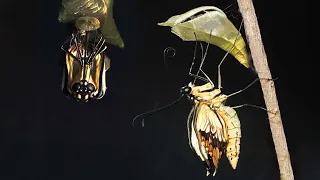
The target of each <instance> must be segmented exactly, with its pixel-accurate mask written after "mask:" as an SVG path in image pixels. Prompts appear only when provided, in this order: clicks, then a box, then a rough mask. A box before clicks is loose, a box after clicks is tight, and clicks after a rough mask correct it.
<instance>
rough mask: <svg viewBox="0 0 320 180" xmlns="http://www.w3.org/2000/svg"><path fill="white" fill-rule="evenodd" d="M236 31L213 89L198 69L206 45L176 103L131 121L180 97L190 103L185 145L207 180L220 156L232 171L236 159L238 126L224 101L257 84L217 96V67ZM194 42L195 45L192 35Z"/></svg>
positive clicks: (231, 110)
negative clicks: (196, 66) (198, 159)
mask: <svg viewBox="0 0 320 180" xmlns="http://www.w3.org/2000/svg"><path fill="white" fill-rule="evenodd" d="M241 25H242V23H241ZM241 25H240V29H241ZM240 29H239V31H238V33H237V36H236V37H235V40H234V42H233V45H232V47H230V49H229V50H228V52H227V53H226V54H225V56H224V57H223V59H222V60H221V62H220V64H219V66H218V87H217V88H215V87H214V84H213V83H212V81H211V80H210V78H209V77H208V76H207V75H206V74H205V73H204V71H203V70H202V65H203V63H204V60H205V58H206V54H207V50H208V47H209V43H208V44H207V49H206V52H205V54H203V53H202V59H201V64H200V67H199V69H198V73H197V74H192V73H191V70H192V67H193V65H194V61H195V55H194V57H193V62H192V64H191V67H190V70H189V75H190V76H192V77H194V78H195V79H194V80H193V82H190V83H189V84H188V86H184V87H182V88H181V94H182V96H181V97H180V98H179V99H178V100H176V101H174V102H173V103H171V104H169V105H167V106H164V107H162V108H158V109H156V110H152V111H149V112H146V113H143V114H140V115H138V116H136V117H135V118H134V120H135V119H137V118H138V117H140V116H143V115H148V116H150V115H151V114H152V113H154V112H157V111H159V110H163V109H165V108H168V107H170V106H172V105H173V104H175V103H177V102H179V101H180V100H181V98H182V97H183V96H187V97H188V98H189V99H190V100H191V101H192V102H193V108H192V109H191V111H190V113H189V116H188V120H187V126H188V139H189V145H190V148H191V149H192V150H193V151H194V152H195V153H196V154H197V156H199V158H200V159H201V160H202V161H203V162H204V165H205V167H206V169H207V176H209V175H213V176H215V174H216V172H217V169H218V163H219V160H220V158H221V157H222V155H223V154H225V155H226V156H227V158H228V160H229V163H230V164H231V166H232V168H233V169H236V167H237V164H238V160H239V155H240V138H241V125H240V120H239V118H238V116H237V113H236V111H235V110H234V107H229V106H225V101H226V100H227V98H229V97H231V96H233V95H236V94H238V93H240V92H242V91H244V90H245V89H247V88H249V87H250V86H251V85H253V84H254V83H255V82H256V81H257V80H259V79H256V80H255V81H253V82H252V83H251V84H249V85H248V86H247V87H245V88H244V89H242V90H240V91H237V92H235V93H232V94H230V95H225V94H222V93H221V75H220V66H221V64H222V63H223V61H224V60H225V58H226V57H227V55H228V54H230V52H231V51H232V50H233V48H234V47H235V44H236V43H235V42H237V39H238V37H240V36H241V34H240ZM210 37H211V36H210ZM210 37H209V40H210ZM195 39H196V45H197V37H196V34H195ZM200 45H201V44H200ZM201 47H202V45H201ZM195 49H196V48H195ZM201 49H202V48H201ZM202 50H203V49H202ZM243 51H245V50H243ZM166 52H167V51H166V50H165V53H166ZM194 53H195V54H196V51H194ZM174 54H175V53H174ZM236 55H237V54H234V55H233V56H236ZM246 60H248V59H246ZM246 67H247V66H246ZM200 72H201V73H202V74H203V75H204V77H201V76H199V73H200ZM197 79H200V80H202V81H204V82H206V84H203V85H200V86H196V85H195V81H196V80H197ZM246 105H247V104H246ZM238 107H240V106H238ZM148 116H147V117H148ZM134 120H133V122H134ZM143 126H144V119H143Z"/></svg>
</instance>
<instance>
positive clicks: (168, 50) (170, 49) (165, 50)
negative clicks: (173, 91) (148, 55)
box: [163, 47, 176, 69]
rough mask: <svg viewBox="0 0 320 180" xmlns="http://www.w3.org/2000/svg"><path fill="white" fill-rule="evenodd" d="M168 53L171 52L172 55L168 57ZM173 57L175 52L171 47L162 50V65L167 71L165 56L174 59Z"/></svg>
mask: <svg viewBox="0 0 320 180" xmlns="http://www.w3.org/2000/svg"><path fill="white" fill-rule="evenodd" d="M170 51H173V54H172V55H169V52H170ZM175 55H176V50H175V49H174V48H172V47H167V48H166V49H164V50H163V62H164V65H165V66H166V68H167V69H168V65H167V62H166V56H169V57H174V56H175Z"/></svg>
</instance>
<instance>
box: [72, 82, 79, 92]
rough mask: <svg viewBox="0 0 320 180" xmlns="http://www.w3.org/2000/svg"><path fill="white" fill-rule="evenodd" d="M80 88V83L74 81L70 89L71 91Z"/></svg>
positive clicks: (76, 90)
mask: <svg viewBox="0 0 320 180" xmlns="http://www.w3.org/2000/svg"><path fill="white" fill-rule="evenodd" d="M80 88H81V85H80V83H75V84H74V85H73V86H72V91H73V92H78V91H79V90H80Z"/></svg>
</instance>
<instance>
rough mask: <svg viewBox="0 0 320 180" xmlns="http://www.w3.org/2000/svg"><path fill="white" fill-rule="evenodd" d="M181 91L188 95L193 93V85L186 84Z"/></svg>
mask: <svg viewBox="0 0 320 180" xmlns="http://www.w3.org/2000/svg"><path fill="white" fill-rule="evenodd" d="M180 92H181V93H182V94H187V95H188V94H190V93H191V87H188V86H184V87H182V88H181V90H180Z"/></svg>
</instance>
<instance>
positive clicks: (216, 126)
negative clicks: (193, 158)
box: [189, 103, 227, 176]
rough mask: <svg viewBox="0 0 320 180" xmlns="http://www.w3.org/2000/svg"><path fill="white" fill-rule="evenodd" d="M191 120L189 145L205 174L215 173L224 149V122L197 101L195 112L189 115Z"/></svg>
mask: <svg viewBox="0 0 320 180" xmlns="http://www.w3.org/2000/svg"><path fill="white" fill-rule="evenodd" d="M189 117H190V118H193V120H192V122H191V125H190V126H191V135H190V136H189V140H191V145H192V148H193V150H194V151H195V152H196V154H197V155H198V156H199V157H200V159H201V160H202V161H203V162H204V164H205V166H206V168H207V175H209V174H212V175H213V176H214V175H215V173H216V169H217V168H218V162H219V159H220V158H221V155H222V153H223V151H224V149H225V146H226V141H227V137H226V136H227V134H226V129H225V123H224V121H223V120H222V119H221V117H220V116H219V115H218V114H216V113H215V112H214V111H213V110H212V109H211V108H210V107H209V106H207V105H206V104H204V103H199V105H196V107H195V114H194V115H189Z"/></svg>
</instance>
